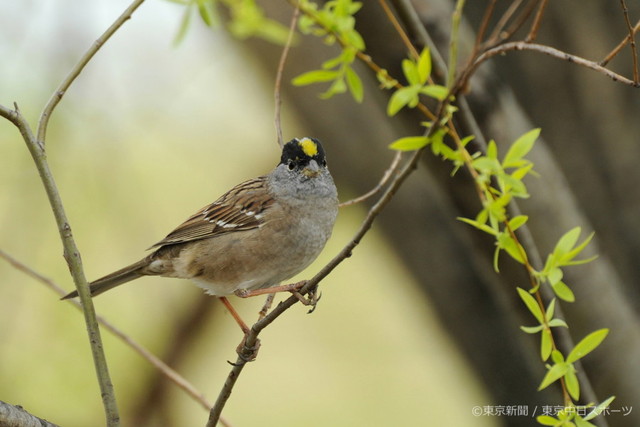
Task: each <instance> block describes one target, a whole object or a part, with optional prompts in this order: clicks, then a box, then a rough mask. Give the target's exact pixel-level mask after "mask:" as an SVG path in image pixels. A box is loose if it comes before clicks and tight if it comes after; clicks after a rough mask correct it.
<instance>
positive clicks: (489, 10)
mask: <svg viewBox="0 0 640 427" xmlns="http://www.w3.org/2000/svg"><path fill="white" fill-rule="evenodd" d="M497 1H498V0H491V3H489V4H488V5H487V7H486V8H485V10H484V14H483V16H482V21H480V26H479V27H478V33H477V34H476V42H475V43H474V45H473V53H472V55H471V56H475V55H476V53H477V52H478V51H479V50H480V45H481V44H482V39H483V38H484V34H485V33H486V32H487V28H488V27H489V22H490V21H491V17H492V16H493V11H494V9H495V7H496V2H497Z"/></svg>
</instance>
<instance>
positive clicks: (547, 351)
mask: <svg viewBox="0 0 640 427" xmlns="http://www.w3.org/2000/svg"><path fill="white" fill-rule="evenodd" d="M552 342H553V340H552V339H551V331H549V330H548V329H544V330H543V331H542V334H541V335H540V357H541V358H542V361H543V362H544V361H545V360H547V359H548V358H549V356H550V355H551V350H552V349H553V345H552Z"/></svg>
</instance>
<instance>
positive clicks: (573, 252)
mask: <svg viewBox="0 0 640 427" xmlns="http://www.w3.org/2000/svg"><path fill="white" fill-rule="evenodd" d="M594 235H595V233H591V234H589V236H587V238H586V239H584V241H583V242H582V243H580V244H579V245H578V246H576V247H575V248H573V249H571V250H569V251H568V252H567V253H566V254H565V255H564V256H563V257H561V260H560V261H561V262H563V263H567V265H569V264H571V265H577V264H584V263H586V262H589V261H592V260H593V259H595V258H596V257H591V258H589V259H588V260H580V261H573V262H571V263H569V262H570V261H571V260H573V258H575V257H576V256H577V255H578V254H579V253H580V252H582V251H583V250H584V248H585V247H586V246H587V245H588V244H589V242H591V239H593V236H594Z"/></svg>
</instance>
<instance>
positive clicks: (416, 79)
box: [402, 59, 422, 86]
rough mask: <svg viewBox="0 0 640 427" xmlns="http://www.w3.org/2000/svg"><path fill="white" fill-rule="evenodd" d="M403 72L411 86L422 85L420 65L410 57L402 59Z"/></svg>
mask: <svg viewBox="0 0 640 427" xmlns="http://www.w3.org/2000/svg"><path fill="white" fill-rule="evenodd" d="M402 72H403V73H404V76H405V78H406V79H407V82H408V83H409V85H410V86H413V85H420V86H421V85H422V83H421V82H420V75H419V74H418V67H417V66H416V64H415V63H414V62H413V61H412V60H410V59H403V60H402Z"/></svg>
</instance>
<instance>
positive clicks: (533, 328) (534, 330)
mask: <svg viewBox="0 0 640 427" xmlns="http://www.w3.org/2000/svg"><path fill="white" fill-rule="evenodd" d="M520 329H521V330H522V331H523V332H524V333H526V334H537V333H538V332H540V331H541V330H543V329H544V326H542V325H538V326H520Z"/></svg>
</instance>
